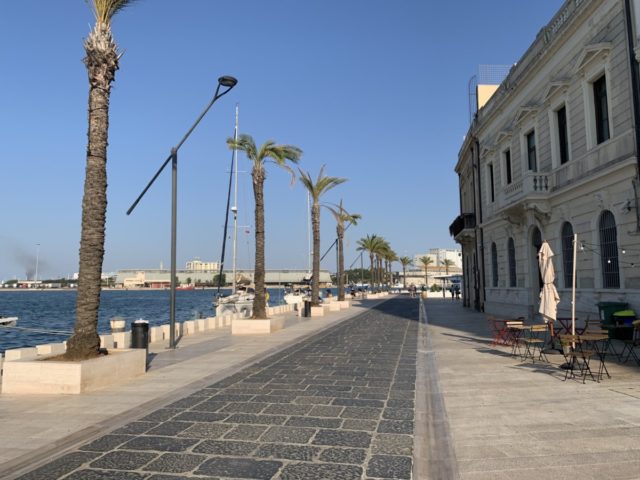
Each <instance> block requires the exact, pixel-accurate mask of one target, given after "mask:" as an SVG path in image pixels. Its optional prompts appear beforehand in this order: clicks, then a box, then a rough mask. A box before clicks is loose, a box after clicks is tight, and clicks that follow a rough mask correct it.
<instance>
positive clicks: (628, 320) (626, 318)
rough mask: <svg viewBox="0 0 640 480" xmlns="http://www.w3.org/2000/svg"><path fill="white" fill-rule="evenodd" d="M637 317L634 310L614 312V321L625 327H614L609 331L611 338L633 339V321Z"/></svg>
mask: <svg viewBox="0 0 640 480" xmlns="http://www.w3.org/2000/svg"><path fill="white" fill-rule="evenodd" d="M635 319H636V312H634V311H633V310H621V311H619V312H614V314H613V323H614V324H615V325H618V326H622V327H625V328H619V329H612V330H610V331H609V338H615V339H617V340H631V339H632V338H633V328H632V327H631V326H632V323H633V321H634V320H635Z"/></svg>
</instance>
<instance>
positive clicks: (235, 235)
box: [231, 103, 238, 293]
mask: <svg viewBox="0 0 640 480" xmlns="http://www.w3.org/2000/svg"><path fill="white" fill-rule="evenodd" d="M233 139H234V141H235V142H237V141H238V104H237V103H236V125H235V129H234V130H233ZM233 162H234V163H233V164H234V170H235V171H234V177H235V178H234V188H233V207H231V211H232V212H233V283H232V290H233V291H232V293H236V251H237V246H238V150H237V149H236V148H234V149H233Z"/></svg>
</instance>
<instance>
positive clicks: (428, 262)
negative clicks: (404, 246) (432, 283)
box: [420, 256, 433, 287]
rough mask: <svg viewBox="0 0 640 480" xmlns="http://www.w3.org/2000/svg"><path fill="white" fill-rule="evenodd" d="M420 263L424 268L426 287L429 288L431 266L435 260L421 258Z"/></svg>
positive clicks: (425, 257)
mask: <svg viewBox="0 0 640 480" xmlns="http://www.w3.org/2000/svg"><path fill="white" fill-rule="evenodd" d="M420 263H422V266H423V267H424V283H425V285H426V286H427V287H428V286H429V274H428V271H429V265H431V264H432V263H433V259H432V258H431V257H427V256H424V257H420Z"/></svg>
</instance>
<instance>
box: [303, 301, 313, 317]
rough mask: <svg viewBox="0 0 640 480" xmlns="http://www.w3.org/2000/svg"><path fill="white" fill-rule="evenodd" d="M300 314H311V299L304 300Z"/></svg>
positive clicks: (306, 315)
mask: <svg viewBox="0 0 640 480" xmlns="http://www.w3.org/2000/svg"><path fill="white" fill-rule="evenodd" d="M302 316H303V317H310V316H311V300H305V301H304V310H303V311H302Z"/></svg>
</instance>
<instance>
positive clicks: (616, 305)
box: [597, 302, 629, 338]
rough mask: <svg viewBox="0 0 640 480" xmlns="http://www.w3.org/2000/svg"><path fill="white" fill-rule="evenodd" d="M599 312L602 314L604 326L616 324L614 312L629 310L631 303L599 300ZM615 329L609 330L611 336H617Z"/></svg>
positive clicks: (601, 318)
mask: <svg viewBox="0 0 640 480" xmlns="http://www.w3.org/2000/svg"><path fill="white" fill-rule="evenodd" d="M597 305H598V313H599V315H600V324H601V325H602V327H603V328H607V326H609V325H614V324H615V319H614V318H613V314H614V313H616V312H620V311H622V310H627V309H628V308H629V304H628V303H626V302H598V303H597ZM615 335H616V333H615V331H614V330H613V329H611V330H609V338H616V337H615Z"/></svg>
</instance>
